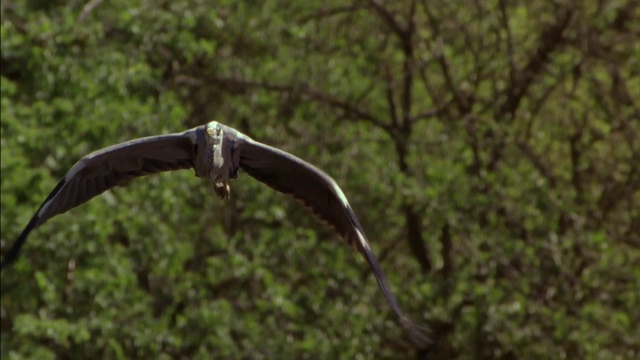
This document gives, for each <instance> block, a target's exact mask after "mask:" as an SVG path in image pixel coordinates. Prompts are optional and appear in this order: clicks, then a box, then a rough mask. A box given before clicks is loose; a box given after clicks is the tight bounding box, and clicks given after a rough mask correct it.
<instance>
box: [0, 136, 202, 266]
mask: <svg viewBox="0 0 640 360" xmlns="http://www.w3.org/2000/svg"><path fill="white" fill-rule="evenodd" d="M193 131H194V130H188V131H185V132H183V133H180V134H168V135H159V136H151V137H146V138H141V139H136V140H131V141H127V142H124V143H120V144H117V145H113V146H109V147H107V148H104V149H102V150H98V151H96V152H93V153H91V154H89V155H87V156H85V157H84V158H82V159H80V161H78V162H77V163H76V164H75V165H74V166H73V167H72V168H71V169H70V170H69V172H67V174H66V175H65V177H64V178H63V179H62V180H60V182H59V183H58V185H57V186H56V187H55V188H54V189H53V191H52V192H51V193H50V194H49V196H48V197H47V199H46V200H45V201H44V202H43V203H42V205H40V208H39V209H38V211H37V212H36V213H35V214H34V215H33V217H32V218H31V221H29V224H27V226H26V227H25V228H24V230H23V231H22V233H21V234H20V236H19V237H18V239H17V240H16V241H15V243H14V244H13V246H12V247H11V249H10V250H9V252H8V253H7V254H6V255H5V256H4V260H3V262H2V268H5V267H6V266H7V265H9V264H10V263H12V262H13V261H15V260H16V258H17V256H18V252H19V251H20V248H21V247H22V245H23V244H24V242H25V241H26V239H27V236H28V235H29V233H30V232H31V230H33V229H35V228H36V227H38V226H40V225H42V224H43V223H44V222H45V221H47V220H49V219H50V218H52V217H54V216H56V215H58V214H61V213H64V212H65V211H68V210H70V209H72V208H74V207H76V206H78V205H80V204H82V203H85V202H87V201H88V200H89V199H91V198H93V197H95V196H96V195H99V194H101V193H103V192H104V191H106V190H108V189H110V188H112V187H114V186H117V185H122V184H124V183H126V182H127V181H129V180H131V179H133V178H136V177H139V176H144V175H147V174H153V173H158V172H162V171H171V170H179V169H189V168H192V167H194V160H193V142H192V141H193V140H192V139H195V135H194V134H193V133H192V132H193Z"/></svg>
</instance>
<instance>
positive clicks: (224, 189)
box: [213, 182, 231, 200]
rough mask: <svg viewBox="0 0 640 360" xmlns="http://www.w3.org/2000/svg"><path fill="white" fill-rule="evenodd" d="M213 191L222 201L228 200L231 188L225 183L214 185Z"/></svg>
mask: <svg viewBox="0 0 640 360" xmlns="http://www.w3.org/2000/svg"><path fill="white" fill-rule="evenodd" d="M213 189H214V190H215V191H216V195H218V197H219V198H220V199H222V200H228V199H229V194H231V187H230V186H229V184H228V183H226V182H221V183H215V184H214V186H213Z"/></svg>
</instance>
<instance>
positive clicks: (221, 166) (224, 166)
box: [2, 121, 426, 347]
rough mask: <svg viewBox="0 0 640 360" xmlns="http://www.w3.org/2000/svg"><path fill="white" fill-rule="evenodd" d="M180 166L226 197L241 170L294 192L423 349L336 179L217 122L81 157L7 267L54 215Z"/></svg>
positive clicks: (5, 262)
mask: <svg viewBox="0 0 640 360" xmlns="http://www.w3.org/2000/svg"><path fill="white" fill-rule="evenodd" d="M180 169H194V170H195V175H196V176H197V177H201V178H205V179H210V180H212V181H213V185H214V189H215V191H216V193H217V195H218V197H220V198H221V199H227V198H228V197H229V193H230V187H229V182H230V181H232V180H235V179H236V178H237V177H238V170H239V169H242V170H243V171H244V172H246V173H247V174H249V175H251V176H252V177H254V178H255V179H257V180H259V181H260V182H263V183H265V184H266V185H268V186H269V187H271V188H273V189H274V190H276V191H279V192H281V193H284V194H290V195H293V197H295V198H296V199H298V200H299V201H301V202H302V203H303V204H304V205H305V206H307V207H309V208H310V209H311V210H312V211H313V212H314V213H315V214H316V215H317V216H318V217H319V218H321V219H322V220H324V221H326V222H327V223H329V224H330V225H332V226H333V228H335V230H336V231H337V232H338V233H339V234H340V235H341V236H343V237H344V238H346V240H347V241H348V242H349V244H351V245H352V246H354V247H355V248H356V249H357V250H358V251H359V252H360V253H361V254H362V255H363V256H364V258H365V259H366V261H367V262H368V263H369V266H370V267H371V270H372V271H373V274H374V276H375V278H376V280H377V282H378V285H379V287H380V289H381V290H382V293H383V294H384V297H385V298H386V300H387V302H388V303H389V305H390V306H391V308H392V309H393V310H394V312H395V313H396V314H397V315H398V316H399V319H400V322H401V323H402V325H403V326H404V327H405V329H406V330H407V331H408V335H409V338H410V339H411V340H412V342H414V344H416V345H418V346H420V347H422V346H423V345H424V344H425V343H426V337H425V336H424V335H423V333H422V331H421V329H420V327H419V326H417V325H416V324H415V323H413V322H412V321H411V320H410V319H409V318H408V317H407V316H406V315H405V314H404V313H403V311H402V310H401V309H400V306H399V305H398V302H397V301H396V299H395V296H394V295H393V293H392V292H391V288H390V286H389V284H388V283H387V280H386V277H385V275H384V273H383V271H382V269H381V268H380V265H379V264H378V260H377V259H376V257H375V255H374V253H373V251H372V250H371V247H370V246H369V242H368V240H367V238H366V236H365V233H364V229H363V228H362V226H361V225H360V222H359V221H358V219H357V218H356V215H355V213H354V212H353V210H352V209H351V206H350V205H349V202H348V201H347V198H346V196H345V195H344V193H343V192H342V190H341V189H340V187H339V186H338V185H337V184H336V182H335V181H334V180H333V179H332V178H331V177H330V176H329V175H327V174H325V173H324V172H323V171H321V170H319V169H318V168H316V167H315V166H313V165H311V164H309V163H307V162H305V161H303V160H301V159H299V158H298V157H296V156H293V155H291V154H289V153H287V152H285V151H282V150H279V149H276V148H273V147H271V146H268V145H265V144H262V143H260V142H257V141H254V140H253V139H251V138H250V137H248V136H246V135H244V134H242V133H240V132H239V131H237V130H235V129H233V128H231V127H228V126H225V125H223V124H220V123H218V122H216V121H212V122H210V123H208V124H206V125H201V126H198V127H195V128H193V129H190V130H187V131H185V132H182V133H175V134H167V135H157V136H150V137H145V138H140V139H135V140H131V141H127V142H123V143H120V144H116V145H113V146H109V147H106V148H104V149H102V150H98V151H95V152H93V153H91V154H89V155H87V156H85V157H83V158H82V159H80V160H79V161H78V162H77V163H76V164H75V165H74V166H73V167H72V168H71V169H70V170H69V171H68V172H67V174H66V175H65V176H64V178H62V180H60V182H59V183H58V185H57V186H56V187H55V188H54V189H53V191H52V192H51V193H50V194H49V196H48V197H47V198H46V200H45V201H44V202H43V203H42V205H40V208H39V209H38V211H37V212H36V213H35V215H33V217H32V218H31V220H30V221H29V223H28V224H27V226H26V227H25V228H24V230H23V231H22V233H21V234H20V236H19V237H18V239H17V240H16V241H15V243H14V244H13V246H12V247H11V249H10V250H9V252H8V253H7V254H6V255H5V257H4V260H3V263H2V268H5V267H6V266H7V265H9V264H10V263H12V262H13V261H15V259H16V258H17V256H18V252H19V251H20V248H21V247H22V246H23V245H24V243H25V241H26V239H27V236H28V235H29V233H30V232H31V231H32V230H33V229H35V228H36V227H38V226H40V225H42V224H44V223H45V222H46V221H47V220H49V219H51V218H52V217H54V216H56V215H58V214H61V213H64V212H66V211H67V210H69V209H72V208H74V207H76V206H78V205H80V204H82V203H84V202H86V201H88V200H89V199H91V198H93V197H95V196H96V195H98V194H100V193H102V192H104V191H106V190H108V189H110V188H112V187H114V186H117V185H122V184H124V183H126V182H127V181H129V180H131V179H133V178H136V177H140V176H144V175H148V174H153V173H158V172H163V171H172V170H180Z"/></svg>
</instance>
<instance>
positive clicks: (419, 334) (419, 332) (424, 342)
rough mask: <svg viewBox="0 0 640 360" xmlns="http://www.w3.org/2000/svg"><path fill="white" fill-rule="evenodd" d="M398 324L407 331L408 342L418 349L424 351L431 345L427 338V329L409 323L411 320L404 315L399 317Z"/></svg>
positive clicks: (411, 322)
mask: <svg viewBox="0 0 640 360" xmlns="http://www.w3.org/2000/svg"><path fill="white" fill-rule="evenodd" d="M400 323H401V324H402V326H403V327H404V328H405V330H406V331H407V334H408V336H409V340H410V341H411V342H412V343H413V345H415V346H416V347H417V348H418V349H426V348H427V347H428V346H429V345H430V344H431V339H429V337H428V336H427V333H428V332H429V328H427V327H426V326H421V325H418V324H416V323H414V322H413V321H411V319H409V318H408V317H406V316H404V315H403V316H400Z"/></svg>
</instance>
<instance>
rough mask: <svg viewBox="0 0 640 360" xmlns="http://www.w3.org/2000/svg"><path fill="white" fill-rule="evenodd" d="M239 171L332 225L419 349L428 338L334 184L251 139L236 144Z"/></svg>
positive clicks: (296, 160)
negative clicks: (358, 256)
mask: <svg viewBox="0 0 640 360" xmlns="http://www.w3.org/2000/svg"><path fill="white" fill-rule="evenodd" d="M237 151H238V152H239V154H240V168H241V169H243V170H244V171H246V172H247V174H249V175H251V176H252V177H254V178H255V179H257V180H259V181H261V182H263V183H265V184H266V185H268V186H269V187H271V188H273V189H274V190H276V191H279V192H281V193H284V194H290V195H293V197H295V198H296V199H298V200H300V201H301V202H302V203H303V204H304V205H305V206H307V207H309V208H310V209H311V210H312V211H313V212H314V213H315V214H316V215H317V216H318V217H319V218H321V219H322V220H324V221H326V222H327V223H329V224H330V225H332V226H333V227H334V228H335V229H336V231H337V232H338V233H339V234H340V235H342V236H343V237H345V238H346V239H347V241H348V242H349V244H351V245H353V246H355V247H356V249H358V251H360V253H362V255H363V256H364V257H365V259H366V260H367V262H368V263H369V266H370V267H371V270H373V274H374V275H375V277H376V280H377V282H378V285H379V286H380V289H381V290H382V293H383V294H384V296H385V298H386V299H387V302H388V303H389V305H391V307H392V308H393V310H394V311H395V312H396V313H397V314H398V316H399V317H400V321H401V323H402V324H403V325H404V327H405V328H406V329H407V331H408V332H409V337H410V339H411V340H412V341H413V342H414V343H415V344H416V345H418V346H420V347H422V346H424V345H425V344H426V342H427V338H426V336H425V335H424V334H423V333H422V332H421V330H420V328H419V327H418V326H417V325H415V324H414V323H412V322H411V321H410V320H409V319H408V318H407V317H406V316H405V315H404V313H403V312H402V310H401V309H400V306H399V305H398V302H397V301H396V299H395V297H394V295H393V293H392V292H391V288H390V287H389V284H388V283H387V279H386V277H385V275H384V272H383V271H382V269H381V268H380V265H379V264H378V260H377V259H376V256H375V255H374V254H373V252H372V251H371V248H370V246H369V242H368V240H367V238H366V236H365V234H364V229H363V228H362V226H361V225H360V222H359V221H358V218H357V217H356V214H355V213H354V212H353V210H352V209H351V206H350V205H349V202H348V201H347V198H346V196H345V195H344V193H343V192H342V190H341V189H340V187H339V186H338V184H336V182H335V181H334V180H333V179H332V178H331V177H330V176H329V175H327V174H325V173H324V172H323V171H322V170H320V169H318V168H316V167H315V166H313V165H311V164H309V163H307V162H305V161H304V160H302V159H299V158H297V157H295V156H293V155H291V154H289V153H287V152H284V151H282V150H279V149H276V148H273V147H271V146H268V145H265V144H262V143H259V142H257V141H254V140H252V139H250V138H246V137H245V138H243V139H242V140H240V141H239V144H238V146H237Z"/></svg>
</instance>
